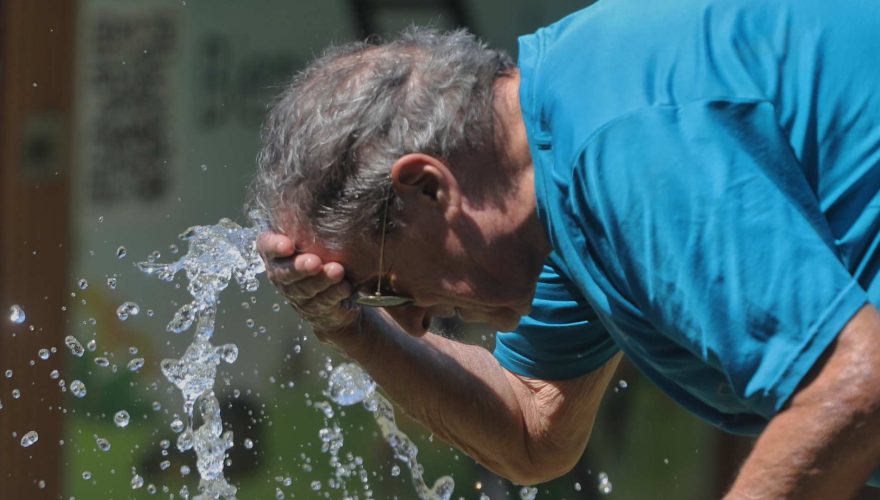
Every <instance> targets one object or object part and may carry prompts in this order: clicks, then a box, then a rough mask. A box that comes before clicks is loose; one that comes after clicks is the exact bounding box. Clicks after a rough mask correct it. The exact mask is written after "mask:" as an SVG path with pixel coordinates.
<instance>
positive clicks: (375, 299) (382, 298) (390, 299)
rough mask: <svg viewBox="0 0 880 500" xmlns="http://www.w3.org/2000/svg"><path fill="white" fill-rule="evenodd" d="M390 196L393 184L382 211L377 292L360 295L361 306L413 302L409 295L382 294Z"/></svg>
mask: <svg viewBox="0 0 880 500" xmlns="http://www.w3.org/2000/svg"><path fill="white" fill-rule="evenodd" d="M390 198H391V186H390V185H389V186H388V193H386V195H385V208H384V210H383V212H382V239H381V240H380V242H379V279H378V281H377V283H376V292H375V293H373V294H366V295H361V296H359V297H358V298H357V300H355V303H356V304H357V305H360V306H367V307H397V306H402V305H406V304H410V303H412V302H413V299H411V298H409V297H402V296H400V295H383V294H382V276H383V275H384V270H383V267H384V265H385V230H386V228H387V226H388V200H389V199H390Z"/></svg>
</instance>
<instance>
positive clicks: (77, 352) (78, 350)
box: [64, 335, 86, 358]
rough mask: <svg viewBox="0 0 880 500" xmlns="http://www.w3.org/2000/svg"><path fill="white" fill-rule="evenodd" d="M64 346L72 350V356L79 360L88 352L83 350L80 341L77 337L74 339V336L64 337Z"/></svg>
mask: <svg viewBox="0 0 880 500" xmlns="http://www.w3.org/2000/svg"><path fill="white" fill-rule="evenodd" d="M64 345H66V346H67V348H68V349H70V353H71V354H73V355H74V356H76V357H78V358H81V357H82V355H83V354H84V353H85V352H86V351H85V349H83V346H82V344H80V343H79V340H77V339H76V337H74V336H73V335H68V336H67V337H64Z"/></svg>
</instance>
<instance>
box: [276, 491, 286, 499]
mask: <svg viewBox="0 0 880 500" xmlns="http://www.w3.org/2000/svg"><path fill="white" fill-rule="evenodd" d="M275 500H284V492H283V491H281V488H275Z"/></svg>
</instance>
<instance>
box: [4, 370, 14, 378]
mask: <svg viewBox="0 0 880 500" xmlns="http://www.w3.org/2000/svg"><path fill="white" fill-rule="evenodd" d="M3 375H5V376H6V378H12V370H6V372H5V373H4V374H3Z"/></svg>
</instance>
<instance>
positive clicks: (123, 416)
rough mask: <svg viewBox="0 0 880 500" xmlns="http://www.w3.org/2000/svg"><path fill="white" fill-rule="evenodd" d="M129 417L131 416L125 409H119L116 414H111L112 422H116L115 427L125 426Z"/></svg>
mask: <svg viewBox="0 0 880 500" xmlns="http://www.w3.org/2000/svg"><path fill="white" fill-rule="evenodd" d="M130 419H131V417H130V416H129V415H128V412H127V411H125V410H119V411H117V412H116V415H113V423H114V424H116V427H127V426H128V422H129V420H130Z"/></svg>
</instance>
